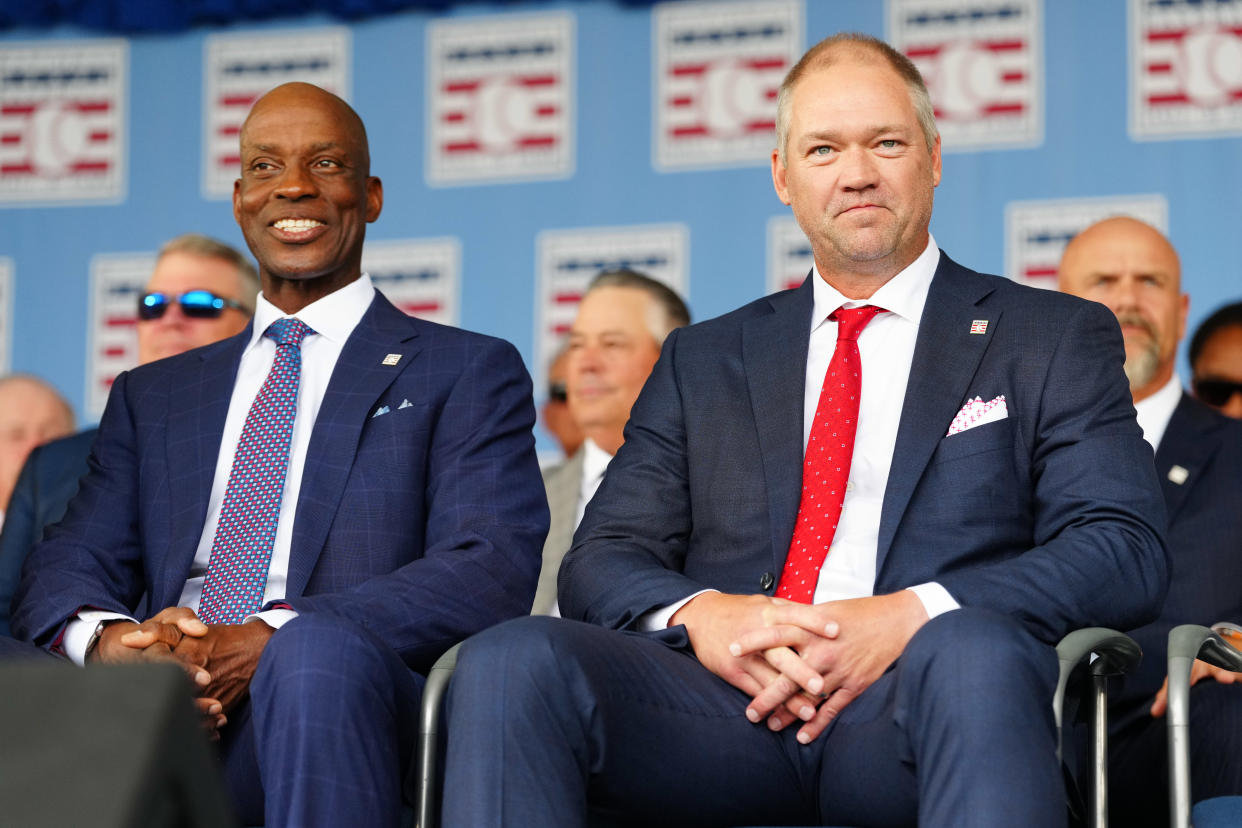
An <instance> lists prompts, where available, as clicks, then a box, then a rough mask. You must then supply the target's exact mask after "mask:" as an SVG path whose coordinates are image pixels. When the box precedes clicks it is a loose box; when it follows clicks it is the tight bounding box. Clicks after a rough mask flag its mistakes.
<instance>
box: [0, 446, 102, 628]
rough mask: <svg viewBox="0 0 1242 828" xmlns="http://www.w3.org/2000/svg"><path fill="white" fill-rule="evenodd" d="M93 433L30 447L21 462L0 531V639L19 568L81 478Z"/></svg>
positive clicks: (61, 514) (62, 511)
mask: <svg viewBox="0 0 1242 828" xmlns="http://www.w3.org/2000/svg"><path fill="white" fill-rule="evenodd" d="M98 431H99V429H96V428H88V429H86V430H85V431H79V432H78V433H77V434H71V435H69V436H68V437H62V438H60V439H59V440H53V441H52V442H50V443H45V444H44V445H41V446H36V447H35V450H34V451H32V452H30V456H29V457H28V458H26V465H24V466H23V467H22V473H21V476H19V477H18V478H17V485H16V486H14V487H13V496H12V497H10V498H9V507H8V509H6V510H5V512H4V530H3V531H0V635H9V634H10V633H9V608H10V605H11V604H12V602H13V593H14V592H16V591H17V584H18V582H19V581H20V580H21V574H22V563H24V562H25V560H26V556H27V555H29V554H30V550H31V549H33V548H34V545H35V544H36V543H38V542H39V541H40V540H42V539H43V530H44V529H45V528H46V527H48V526H50V525H52V524H53V523H55V522H56V521H58V520H60V519H61V518H62V517H64V516H65V507H67V506H68V505H69V499H70V498H72V497H73V496H74V495H75V494H77V491H78V481H79V480H81V479H82V475H84V474H86V458H87V457H89V456H90V453H91V443H93V442H95V434H96V433H98Z"/></svg>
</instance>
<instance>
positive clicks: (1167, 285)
mask: <svg viewBox="0 0 1242 828" xmlns="http://www.w3.org/2000/svg"><path fill="white" fill-rule="evenodd" d="M1059 280H1060V286H1061V290H1063V291H1066V292H1068V293H1072V294H1075V295H1077V296H1082V297H1083V298H1086V299H1093V300H1095V301H1097V302H1101V303H1103V304H1104V305H1107V306H1108V307H1109V309H1110V310H1112V311H1113V313H1115V314H1116V315H1117V321H1118V322H1120V323H1121V332H1122V335H1123V336H1124V338H1125V345H1126V363H1125V370H1126V375H1127V376H1128V377H1129V380H1130V392H1131V393H1132V394H1133V396H1134V407H1135V409H1137V411H1138V421H1139V426H1140V427H1142V429H1143V436H1144V437H1145V438H1146V439H1147V442H1149V443H1150V444H1151V445H1152V448H1154V449H1155V451H1156V474H1157V477H1159V479H1160V486H1161V489H1162V490H1163V492H1164V499H1165V503H1166V505H1167V507H1168V514H1169V525H1168V535H1167V536H1168V546H1169V557H1170V560H1171V561H1172V579H1171V581H1170V582H1169V595H1168V598H1167V599H1165V603H1164V608H1163V610H1162V611H1161V613H1160V617H1159V618H1158V619H1156V621H1155V622H1154V623H1151V624H1148V625H1147V626H1145V627H1141V628H1140V629H1137V630H1134V631H1132V633H1131V634H1132V635H1133V636H1134V638H1135V640H1136V641H1138V643H1139V645H1140V646H1141V647H1142V648H1143V660H1142V661H1141V662H1140V663H1139V666H1138V667H1137V668H1136V669H1135V670H1134V671H1133V672H1132V673H1131V674H1130V675H1127V676H1126V677H1125V678H1124V680H1123V681H1122V682H1121V686H1120V688H1119V689H1114V691H1113V693H1112V695H1111V696H1110V699H1109V724H1110V730H1111V734H1110V738H1109V784H1110V789H1111V794H1112V795H1111V796H1110V797H1109V806H1110V811H1111V813H1112V817H1113V819H1114V820H1115V822H1116V824H1118V825H1126V826H1132V825H1133V826H1143V825H1151V826H1157V825H1167V824H1168V813H1169V804H1168V784H1167V779H1168V776H1167V770H1166V764H1165V757H1166V756H1167V753H1168V747H1167V744H1168V742H1167V727H1166V722H1165V720H1164V718H1163V715H1164V711H1165V705H1166V702H1167V699H1166V695H1165V694H1166V684H1165V683H1166V681H1167V680H1166V678H1165V669H1166V662H1167V658H1168V655H1167V653H1168V638H1169V630H1171V629H1173V628H1174V627H1176V626H1177V625H1179V624H1203V625H1205V626H1210V625H1212V624H1214V623H1216V622H1217V621H1231V622H1233V623H1242V423H1238V422H1235V421H1233V420H1230V419H1229V418H1227V417H1224V416H1221V415H1220V414H1218V413H1217V412H1215V411H1213V410H1212V409H1210V408H1208V407H1207V406H1206V405H1203V404H1202V403H1200V402H1198V401H1197V400H1195V399H1193V398H1192V397H1191V396H1190V395H1189V394H1187V393H1186V392H1185V391H1183V390H1182V383H1181V380H1180V379H1179V378H1178V376H1177V372H1176V371H1175V370H1174V363H1175V362H1176V360H1177V345H1178V342H1180V341H1181V338H1182V335H1183V334H1184V333H1185V331H1186V313H1187V311H1188V310H1189V307H1190V304H1189V303H1190V298H1189V297H1188V296H1187V295H1186V294H1184V293H1182V292H1181V263H1180V262H1179V261H1178V257H1177V252H1176V251H1175V250H1174V249H1173V246H1172V245H1171V244H1169V242H1168V240H1167V239H1166V238H1165V237H1164V236H1163V235H1161V233H1160V231H1158V230H1156V229H1155V228H1154V227H1151V226H1149V225H1147V224H1144V223H1143V222H1141V221H1138V220H1137V219H1133V218H1123V217H1118V218H1110V219H1105V220H1104V221H1101V222H1097V223H1096V224H1093V225H1091V226H1090V227H1088V228H1087V229H1086V230H1083V231H1082V232H1081V233H1079V234H1078V235H1077V236H1075V237H1074V239H1073V240H1072V241H1071V242H1070V243H1069V245H1068V246H1066V248H1065V253H1064V255H1063V256H1062V258H1061V266H1060V272H1059ZM1209 677H1211V678H1215V679H1216V681H1217V682H1222V683H1225V684H1232V683H1233V682H1234V680H1235V678H1236V676H1235V674H1234V673H1231V672H1229V671H1227V670H1220V669H1218V668H1215V667H1212V666H1210V665H1208V664H1206V663H1204V662H1197V663H1196V664H1195V667H1194V671H1193V673H1192V674H1191V681H1192V682H1200V681H1201V680H1203V679H1206V678H1209ZM1191 702H1192V704H1191V737H1190V738H1191V744H1193V745H1194V750H1193V751H1192V753H1191V762H1192V777H1191V778H1192V783H1193V791H1192V795H1193V798H1194V800H1196V801H1197V800H1200V799H1206V798H1209V797H1214V796H1223V795H1236V794H1242V687H1225V686H1221V685H1220V684H1214V683H1212V682H1207V683H1203V684H1199V686H1197V687H1196V688H1195V689H1194V691H1193V692H1192V693H1191Z"/></svg>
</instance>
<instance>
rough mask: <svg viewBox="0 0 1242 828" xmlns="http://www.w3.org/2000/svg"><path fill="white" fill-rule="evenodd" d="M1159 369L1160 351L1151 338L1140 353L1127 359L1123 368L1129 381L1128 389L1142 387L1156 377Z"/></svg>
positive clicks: (1132, 389)
mask: <svg viewBox="0 0 1242 828" xmlns="http://www.w3.org/2000/svg"><path fill="white" fill-rule="evenodd" d="M1159 369H1160V352H1159V348H1158V346H1157V345H1156V342H1155V340H1152V341H1151V342H1150V343H1149V344H1148V346H1147V347H1146V348H1144V349H1143V351H1142V353H1140V354H1138V355H1137V356H1135V357H1133V358H1131V359H1127V360H1126V363H1125V366H1124V368H1123V370H1125V372H1126V379H1128V380H1129V381H1130V390H1131V391H1136V390H1138V389H1140V388H1144V387H1146V386H1147V385H1149V384H1150V383H1151V381H1152V380H1153V379H1155V377H1156V371H1158V370H1159Z"/></svg>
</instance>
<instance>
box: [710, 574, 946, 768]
mask: <svg viewBox="0 0 1242 828" xmlns="http://www.w3.org/2000/svg"><path fill="white" fill-rule="evenodd" d="M765 617H766V620H767V622H768V624H767V626H765V627H763V628H761V629H755V630H752V631H751V632H749V633H747V634H746V635H744V636H742V637H740V638H738V639H737V640H736V641H734V642H732V645H731V647H730V652H731V653H732V654H733V655H735V656H738V657H746V656H751V655H754V654H756V653H762V654H763V658H764V660H765V661H766V662H767V663H768V664H769V665H770V666H771V667H773V668H774V669H776V670H779V671H780V672H781V674H782V675H784V676H787V677H789V678H790V679H791V680H793V681H795V682H797V683H798V684H799V685H800V686H801V687H803V688H804V689H806V690H807V691H808V693H813V694H821V695H823V696H826V697H827V698H826V699H825V700H824V702H823V703H822V704H821V705H819V709H818V710H817V711H816V712H815V715H814V716H813V717H812V718H811V719H809V720H808V721H807V722H806V724H804V725H803V726H802V728H801V729H800V730H799V731H798V741H800V742H802V743H803V744H807V743H809V742H811V741H812V740H814V739H816V738H818V736H819V734H821V733H822V732H823V731H824V728H826V727H827V726H828V724H829V723H830V722H831V721H832V720H833V719H834V718H836V716H837V715H838V714H839V713H840V712H841V711H842V710H844V709H845V707H846V705H848V704H849V703H850V702H852V701H853V700H854V699H856V698H858V696H859V695H861V694H862V692H863V691H864V690H866V689H867V688H868V687H870V686H871V685H872V684H873V683H874V682H875V680H876V679H878V678H879V677H880V676H881V675H883V674H884V671H885V670H887V669H888V668H889V665H891V664H892V663H893V662H894V661H896V660H897V658H898V657H899V656H900V655H901V654H902V652H903V651H904V650H905V648H906V644H908V643H909V641H910V639H911V638H913V637H914V634H915V633H916V632H918V630H919V628H921V627H922V626H923V625H924V624H925V623H927V620H928V619H927V611H926V610H925V609H924V608H923V602H922V601H920V600H919V598H918V596H917V595H915V594H914V593H913V592H910V591H909V590H902V591H900V592H895V593H892V594H890V595H874V596H869V597H866V598H853V599H850V600H846V601H831V602H828V603H825V604H816V605H807V604H798V603H792V602H783V603H781V604H780V605H777V606H774V607H772V608H771V609H769V610H768V611H767V612H766V613H765ZM782 689H783V688H779V687H776V686H770V687H768V688H767V689H765V690H764V692H762V693H760V694H758V695H756V696H755V698H754V699H753V700H752V701H751V703H750V705H749V707H748V708H747V715H748V716H750V715H751V714H752V713H753V714H755V715H756V716H767V715H769V714H770V713H772V714H773V715H775V716H776V717H777V718H778V719H785V718H786V717H785V714H784V713H783V712H781V711H780V710H777V708H778V706H779V705H782V704H785V701H784V699H782V698H781V692H780V691H781V690H782ZM787 707H788V705H787V704H786V708H787ZM773 711H775V712H774V713H773ZM786 723H788V721H786ZM771 724H772V723H771V722H769V725H771Z"/></svg>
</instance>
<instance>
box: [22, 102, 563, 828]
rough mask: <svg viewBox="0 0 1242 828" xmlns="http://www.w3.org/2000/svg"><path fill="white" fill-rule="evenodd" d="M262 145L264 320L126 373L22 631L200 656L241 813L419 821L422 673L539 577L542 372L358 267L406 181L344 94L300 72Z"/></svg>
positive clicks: (43, 564)
mask: <svg viewBox="0 0 1242 828" xmlns="http://www.w3.org/2000/svg"><path fill="white" fill-rule="evenodd" d="M241 158H242V174H241V178H240V179H239V180H238V182H237V184H236V186H235V188H234V196H233V212H234V215H235V216H236V218H237V222H238V224H239V225H240V226H241V229H242V232H243V234H244V235H245V237H246V242H247V244H248V245H249V246H250V249H251V251H252V252H253V253H254V255H255V258H256V259H257V260H258V262H259V274H260V280H261V283H262V288H263V291H262V294H261V295H260V296H259V298H258V302H257V307H256V309H255V316H254V322H253V324H252V325H251V326H249V327H247V328H246V329H245V330H244V331H243V332H242V333H240V334H239V335H237V336H235V337H232V338H230V339H227V340H225V341H223V342H221V343H218V344H216V345H213V346H210V347H208V348H203V349H199V350H196V351H193V352H191V353H188V354H184V355H182V356H179V357H174V358H171V359H166V360H161V361H159V362H156V363H152V364H150V365H146V366H142V367H140V368H137V369H135V370H134V371H132V372H129V373H126V374H122V375H121V376H119V377H118V378H117V380H116V383H115V384H114V386H113V389H112V394H111V396H110V398H109V401H108V407H107V410H106V411H105V412H104V416H103V421H102V422H101V424H100V433H99V437H98V439H97V440H96V442H95V446H94V449H93V452H92V459H91V470H90V472H89V473H88V475H87V476H86V478H84V480H83V481H82V485H81V491H80V493H79V495H78V497H77V498H76V499H75V500H74V501H73V503H72V504H71V505H70V507H69V512H68V515H67V516H66V518H65V520H64V521H63V522H62V523H61V524H60V525H59V526H58V527H56V528H55V529H54V530H52V531H51V532H50V533H49V537H48V539H47V540H46V541H44V543H42V544H41V545H40V546H39V547H37V548H36V550H35V551H34V553H33V554H32V556H31V560H30V561H29V563H28V564H27V566H26V570H25V574H24V578H23V582H22V589H21V592H20V593H19V595H18V599H17V602H16V612H15V613H14V617H13V627H14V631H15V632H16V633H17V634H18V636H19V637H23V638H25V639H27V640H28V641H31V642H34V643H35V644H37V645H39V646H41V647H44V648H48V649H50V650H52V651H54V652H59V653H63V654H64V655H66V656H67V657H69V658H71V659H72V660H73V661H75V662H78V663H83V662H84V661H85V662H87V663H94V662H99V663H105V664H112V663H125V662H134V661H143V660H161V661H169V660H171V661H175V662H176V663H178V664H181V665H183V666H184V667H185V669H186V671H187V672H188V673H189V674H190V676H191V677H192V678H193V680H194V681H195V682H196V683H197V685H198V687H199V688H200V693H201V696H200V698H199V699H198V704H199V708H200V710H201V711H202V712H203V714H204V717H205V719H206V723H207V724H208V726H209V727H211V728H213V729H214V730H215V732H217V733H218V735H219V736H220V739H221V742H222V747H223V751H222V755H223V761H224V770H225V775H226V778H227V780H228V783H229V787H230V791H231V793H232V796H233V802H234V806H235V808H236V811H237V814H238V816H239V817H240V818H241V819H242V820H243V822H245V823H247V824H249V823H256V822H263V823H265V824H267V825H280V826H285V825H297V826H307V825H331V826H338V825H346V824H356V825H367V826H370V825H377V826H378V825H397V824H399V820H400V808H401V782H402V779H403V773H404V768H405V765H406V763H407V761H408V759H409V757H410V755H411V752H412V748H413V744H414V740H415V735H416V732H415V722H414V719H415V715H416V711H417V706H418V698H419V693H420V689H421V686H422V678H421V676H420V673H425V672H426V671H427V669H428V668H429V667H430V666H431V664H432V663H433V662H434V660H435V659H436V657H437V656H439V654H440V653H442V652H443V651H444V650H445V649H447V648H448V647H450V646H451V645H452V644H454V643H455V642H457V641H459V640H461V639H462V638H465V637H466V636H468V635H470V634H471V633H474V632H476V631H477V630H480V629H482V628H484V627H486V626H488V625H490V624H493V623H495V622H497V621H500V620H502V619H505V618H508V617H512V616H515V615H518V614H521V613H524V612H525V611H526V610H527V609H528V608H529V606H530V601H531V596H532V595H533V593H534V587H535V579H536V575H537V571H538V566H539V545H540V543H541V542H542V541H543V536H544V533H545V532H546V530H547V507H546V504H545V502H544V498H543V493H542V489H541V487H540V483H539V476H538V475H539V471H538V464H537V461H536V458H535V451H534V439H533V437H532V434H531V427H532V426H533V424H534V407H533V405H532V402H531V396H530V380H529V378H528V376H527V375H526V371H525V369H524V368H523V366H522V362H521V359H520V357H519V356H518V354H517V352H516V351H515V350H514V348H513V347H512V346H510V345H509V344H507V343H505V342H502V341H500V340H496V339H492V338H490V337H484V336H480V335H477V334H470V333H466V332H463V331H459V330H456V329H453V328H446V327H443V326H439V325H434V324H431V323H428V322H423V321H420V320H416V319H412V318H410V317H408V316H406V315H405V314H403V313H401V312H400V311H399V310H397V309H396V308H395V307H393V305H391V304H390V303H389V302H388V301H387V300H386V299H384V297H383V296H382V295H380V294H379V293H378V292H376V290H375V289H374V287H373V286H372V284H371V281H370V279H369V278H368V277H367V275H366V274H364V273H362V270H361V264H360V263H361V257H362V245H363V238H364V235H365V232H366V225H367V223H369V222H371V221H374V220H375V219H376V218H378V217H379V215H380V210H381V208H382V206H383V187H382V185H381V183H380V180H379V179H378V178H376V177H375V176H372V175H371V174H370V158H369V155H368V150H367V138H366V132H365V130H364V129H363V125H362V122H361V120H359V118H358V116H357V115H356V114H355V113H354V111H353V110H352V109H351V108H350V107H349V106H348V105H347V104H346V103H345V102H344V101H342V100H341V99H340V98H337V97H336V96H334V95H331V94H329V93H327V92H325V91H323V90H322V89H319V88H317V87H314V86H310V85H307V84H300V83H293V84H286V85H284V86H280V87H277V88H276V89H275V90H273V91H272V92H270V93H268V94H267V95H265V96H263V97H262V98H261V99H260V100H259V101H258V102H257V103H256V104H255V105H254V108H253V109H252V111H251V113H250V115H249V117H248V118H247V120H246V122H245V124H244V126H243V127H242V131H241Z"/></svg>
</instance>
